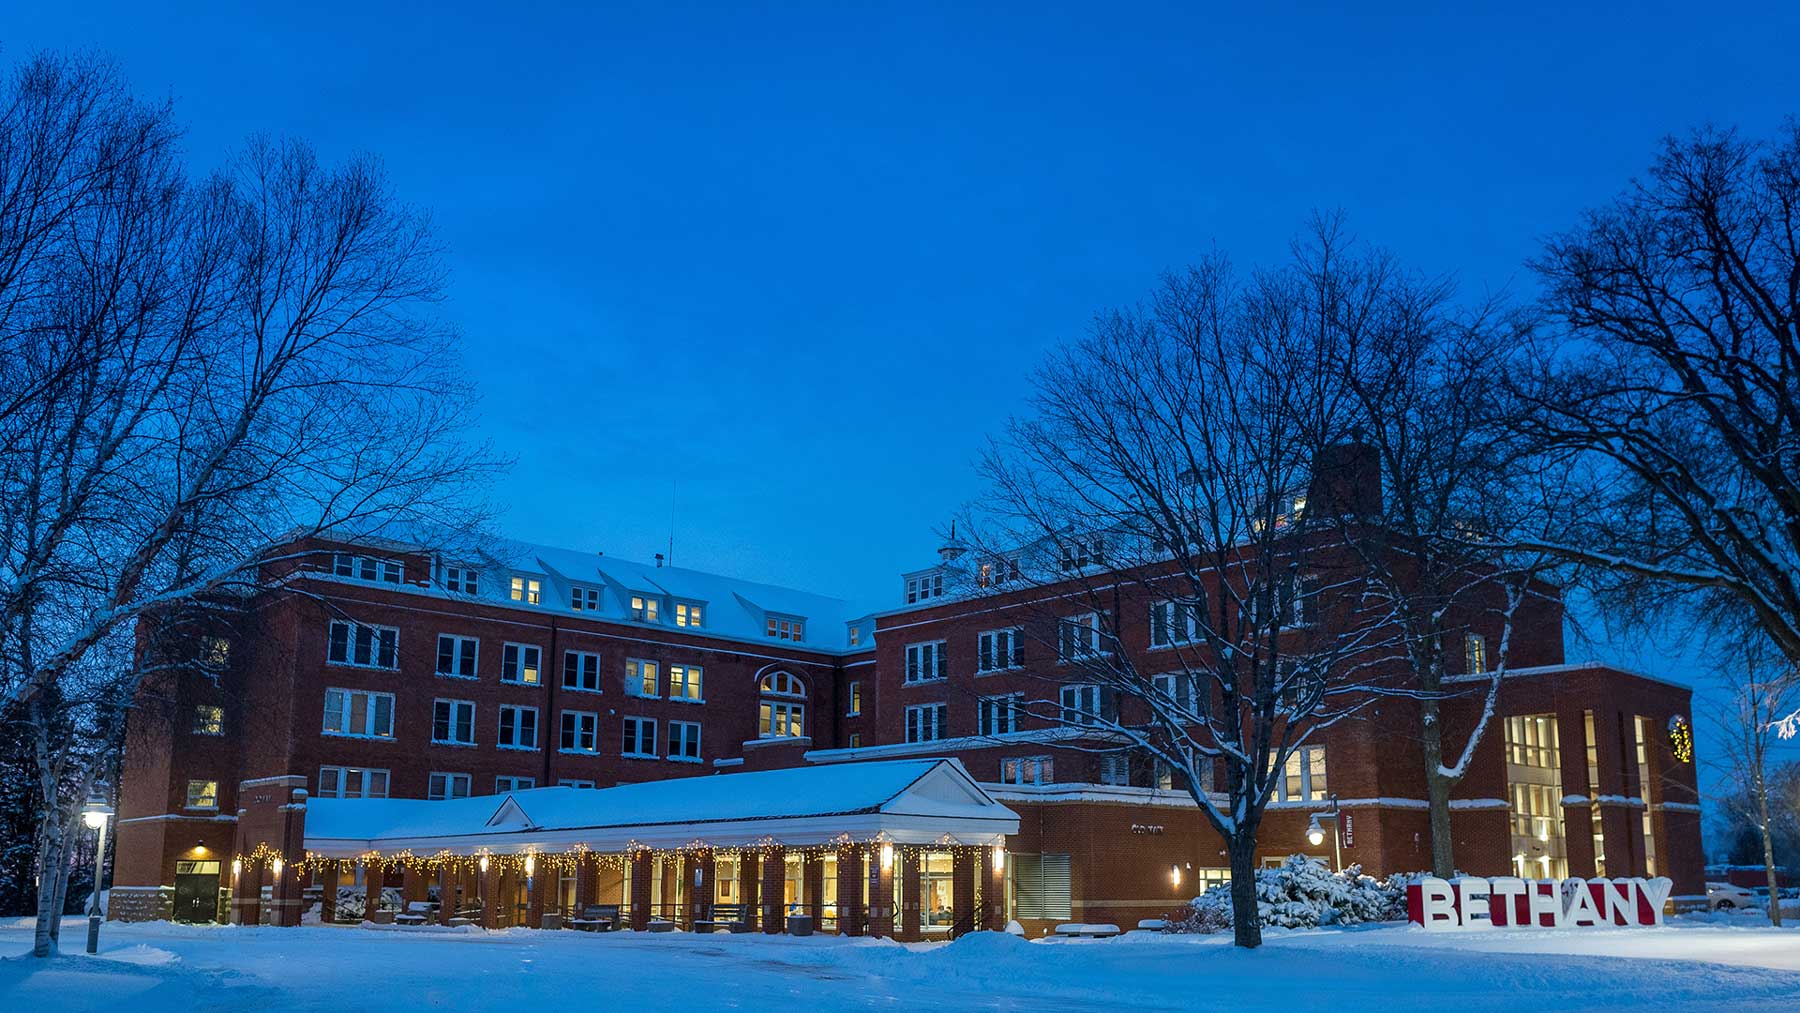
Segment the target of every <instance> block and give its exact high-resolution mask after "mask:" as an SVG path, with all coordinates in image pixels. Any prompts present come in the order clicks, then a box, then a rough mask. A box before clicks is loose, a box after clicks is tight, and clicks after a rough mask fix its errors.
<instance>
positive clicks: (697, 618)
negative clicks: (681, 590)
mask: <svg viewBox="0 0 1800 1013" xmlns="http://www.w3.org/2000/svg"><path fill="white" fill-rule="evenodd" d="M705 618H706V617H705V614H704V613H703V612H702V610H701V608H700V606H698V605H690V604H688V603H687V602H676V603H675V625H677V626H691V627H693V628H694V629H699V628H700V627H702V626H705V625H706V623H705V622H704V620H705Z"/></svg>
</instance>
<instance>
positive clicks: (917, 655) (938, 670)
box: [904, 640, 947, 683]
mask: <svg viewBox="0 0 1800 1013" xmlns="http://www.w3.org/2000/svg"><path fill="white" fill-rule="evenodd" d="M946 674H947V669H946V665H945V660H944V641H942V640H933V641H930V642H928V643H923V644H907V645H906V674H905V676H904V679H905V681H906V682H908V683H914V682H935V681H937V680H938V679H942V678H944V676H945V675H946Z"/></svg>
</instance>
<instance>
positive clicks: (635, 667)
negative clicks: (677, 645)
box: [625, 658, 659, 698]
mask: <svg viewBox="0 0 1800 1013" xmlns="http://www.w3.org/2000/svg"><path fill="white" fill-rule="evenodd" d="M656 673H657V665H656V662H654V661H645V660H644V659H642V658H627V659H626V660H625V695H626V696H643V697H652V698H654V697H656V696H658V695H659V687H658V685H657V681H656Z"/></svg>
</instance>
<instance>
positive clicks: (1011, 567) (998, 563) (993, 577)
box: [975, 556, 1019, 587]
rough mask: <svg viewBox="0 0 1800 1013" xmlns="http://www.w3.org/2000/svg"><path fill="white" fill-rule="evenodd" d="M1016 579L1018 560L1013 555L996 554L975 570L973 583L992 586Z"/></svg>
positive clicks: (1017, 577) (1017, 575)
mask: <svg viewBox="0 0 1800 1013" xmlns="http://www.w3.org/2000/svg"><path fill="white" fill-rule="evenodd" d="M1018 579H1019V560H1018V558H1017V557H1015V556H996V557H995V558H993V559H990V560H988V561H987V562H985V563H982V564H981V565H980V566H979V567H977V568H976V570H975V583H976V584H978V585H980V586H981V587H993V586H994V585H996V584H1004V583H1006V582H1007V581H1013V580H1018Z"/></svg>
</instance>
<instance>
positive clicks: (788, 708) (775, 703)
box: [757, 672, 806, 739]
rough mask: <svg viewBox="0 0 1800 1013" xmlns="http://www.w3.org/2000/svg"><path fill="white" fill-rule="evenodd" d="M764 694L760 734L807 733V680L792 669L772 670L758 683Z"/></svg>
mask: <svg viewBox="0 0 1800 1013" xmlns="http://www.w3.org/2000/svg"><path fill="white" fill-rule="evenodd" d="M757 688H758V690H759V691H760V692H761V695H762V701H761V703H762V706H761V708H760V712H759V717H758V725H757V735H758V736H759V737H761V738H765V739H787V738H799V737H801V736H803V735H805V734H806V730H805V729H806V704H805V703H803V702H802V701H804V700H805V699H806V683H804V682H801V681H800V679H799V678H798V677H796V676H795V675H793V674H792V673H791V672H770V673H769V674H768V675H765V676H763V678H762V683H761V684H760V685H759V686H758V687H757Z"/></svg>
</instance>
